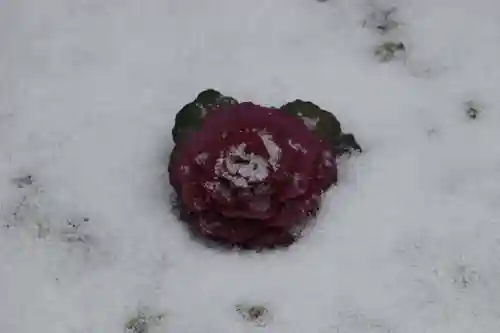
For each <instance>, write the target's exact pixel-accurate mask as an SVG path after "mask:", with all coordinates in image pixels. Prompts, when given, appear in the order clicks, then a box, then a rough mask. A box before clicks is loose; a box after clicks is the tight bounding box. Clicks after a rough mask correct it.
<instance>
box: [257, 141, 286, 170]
mask: <svg viewBox="0 0 500 333" xmlns="http://www.w3.org/2000/svg"><path fill="white" fill-rule="evenodd" d="M259 136H260V138H261V139H262V142H263V143H264V146H265V147H266V150H267V153H268V154H269V164H270V165H271V167H272V168H273V170H275V171H276V170H277V169H278V167H279V160H280V157H281V148H280V147H279V146H278V145H277V144H276V142H274V141H273V136H272V135H271V134H264V133H261V134H260V135H259Z"/></svg>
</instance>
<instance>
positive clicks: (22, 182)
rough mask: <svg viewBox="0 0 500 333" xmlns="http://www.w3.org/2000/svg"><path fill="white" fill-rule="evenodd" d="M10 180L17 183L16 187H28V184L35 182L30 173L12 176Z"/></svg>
mask: <svg viewBox="0 0 500 333" xmlns="http://www.w3.org/2000/svg"><path fill="white" fill-rule="evenodd" d="M12 181H13V183H14V184H16V185H17V187H18V188H25V187H28V186H30V185H33V183H34V182H35V180H34V179H33V176H32V175H26V176H24V177H18V178H14V179H13V180H12Z"/></svg>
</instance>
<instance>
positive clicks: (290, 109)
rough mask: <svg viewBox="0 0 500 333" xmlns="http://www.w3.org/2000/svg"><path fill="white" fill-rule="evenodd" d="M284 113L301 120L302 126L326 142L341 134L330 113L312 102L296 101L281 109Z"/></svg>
mask: <svg viewBox="0 0 500 333" xmlns="http://www.w3.org/2000/svg"><path fill="white" fill-rule="evenodd" d="M281 110H283V111H284V112H285V113H287V114H289V115H292V116H295V117H297V118H301V119H302V120H303V121H304V124H305V125H306V126H307V127H308V128H309V129H310V130H311V131H312V132H313V133H314V134H316V135H317V136H318V137H319V138H320V139H322V140H324V141H326V142H328V141H330V140H331V138H332V137H338V136H340V135H341V134H342V130H341V127H340V122H339V121H338V120H337V118H335V116H334V115H333V114H331V113H330V112H328V111H326V110H323V109H321V108H320V107H319V106H317V105H316V104H314V103H312V102H305V101H303V100H300V99H297V100H295V101H293V102H290V103H287V104H285V105H283V106H282V107H281Z"/></svg>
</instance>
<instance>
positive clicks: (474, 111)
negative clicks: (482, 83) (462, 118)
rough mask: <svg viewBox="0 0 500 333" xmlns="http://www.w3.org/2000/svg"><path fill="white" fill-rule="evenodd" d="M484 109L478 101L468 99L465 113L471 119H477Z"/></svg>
mask: <svg viewBox="0 0 500 333" xmlns="http://www.w3.org/2000/svg"><path fill="white" fill-rule="evenodd" d="M481 111H482V107H481V106H480V105H479V104H478V103H477V102H476V101H468V102H467V103H466V110H465V114H466V115H467V117H469V119H473V120H474V119H477V117H478V116H479V114H480V113H481Z"/></svg>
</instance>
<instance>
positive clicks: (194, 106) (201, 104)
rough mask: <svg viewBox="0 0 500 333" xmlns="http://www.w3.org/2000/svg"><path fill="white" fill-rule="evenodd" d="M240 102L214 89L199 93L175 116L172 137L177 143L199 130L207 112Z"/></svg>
mask: <svg viewBox="0 0 500 333" xmlns="http://www.w3.org/2000/svg"><path fill="white" fill-rule="evenodd" d="M236 103H238V102H237V101H236V100H235V99H234V98H232V97H229V96H224V95H222V94H221V93H220V92H218V91H217V90H214V89H207V90H204V91H202V92H201V93H199V94H198V96H197V97H196V99H195V100H194V101H192V102H191V103H188V104H186V105H185V106H184V107H183V108H182V109H181V110H180V111H179V112H177V114H176V116H175V125H174V128H173V129H172V137H173V139H174V142H175V143H176V144H177V143H179V142H181V141H182V140H184V139H185V138H186V137H188V136H189V134H190V133H192V132H193V131H195V130H197V129H198V128H199V126H200V125H201V123H202V121H203V118H204V117H205V115H206V114H207V112H209V111H212V110H215V109H218V108H220V107H221V106H224V105H231V104H236Z"/></svg>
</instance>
